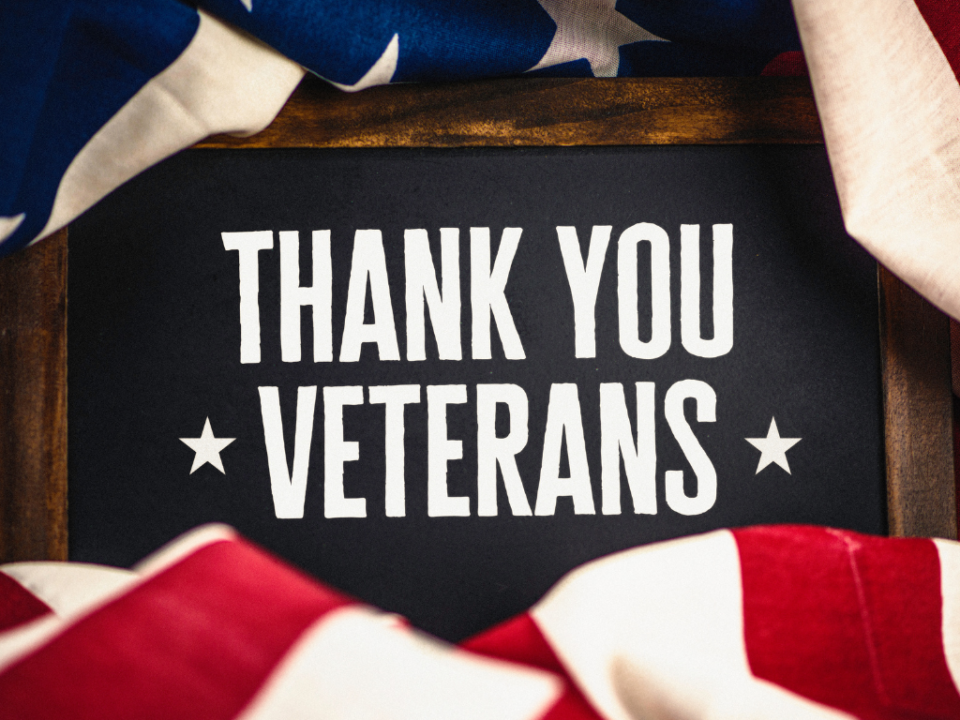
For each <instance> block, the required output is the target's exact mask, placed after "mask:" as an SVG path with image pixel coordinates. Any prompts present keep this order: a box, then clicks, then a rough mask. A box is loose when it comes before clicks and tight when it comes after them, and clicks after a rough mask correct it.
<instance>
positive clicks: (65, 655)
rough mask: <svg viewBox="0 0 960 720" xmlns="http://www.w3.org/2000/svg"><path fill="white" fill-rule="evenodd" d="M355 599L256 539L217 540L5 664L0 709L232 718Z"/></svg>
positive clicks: (25, 717)
mask: <svg viewBox="0 0 960 720" xmlns="http://www.w3.org/2000/svg"><path fill="white" fill-rule="evenodd" d="M350 602H351V601H350V600H348V599H347V598H345V597H343V596H341V595H338V594H336V593H334V592H331V591H330V590H327V589H326V588H324V587H322V586H320V585H319V584H317V583H315V582H313V581H312V580H310V579H308V578H307V577H305V576H303V575H301V574H300V573H298V572H297V571H295V570H293V569H291V568H289V567H287V566H286V565H284V564H283V563H281V562H280V561H279V560H277V559H275V558H273V557H271V556H269V555H267V554H266V553H265V552H263V551H261V550H259V549H258V548H255V547H253V546H252V545H250V544H247V543H245V542H243V541H239V540H238V541H233V542H217V543H214V544H211V545H208V546H206V547H203V548H201V549H200V550H198V551H197V552H195V553H194V554H192V555H190V556H188V557H186V558H185V559H183V560H182V561H180V562H178V563H177V564H176V565H173V566H172V567H170V568H168V569H166V570H164V571H162V572H160V573H159V574H158V575H156V576H155V577H153V578H151V579H149V580H148V581H146V582H144V583H143V584H142V585H140V586H137V587H135V588H134V589H133V590H131V591H130V592H128V593H127V594H125V595H123V596H122V597H120V598H118V599H117V600H115V601H114V602H112V603H110V604H109V605H107V606H105V607H103V608H101V609H99V610H98V611H96V612H95V613H93V614H92V615H90V616H88V617H86V618H84V619H82V620H81V621H79V622H77V623H76V624H75V625H73V626H72V627H70V628H69V629H68V630H66V631H65V632H64V633H63V634H62V635H60V636H58V637H57V638H56V639H54V640H53V641H52V642H50V643H49V644H47V645H46V646H44V647H43V648H41V649H40V650H39V651H37V652H36V653H34V654H33V655H30V656H28V657H27V658H25V659H24V660H23V661H21V662H20V663H19V664H16V665H14V666H13V667H11V668H10V669H9V670H8V671H7V672H6V673H4V674H2V675H0V717H3V718H18V719H20V720H30V719H31V718H66V717H69V718H74V719H76V720H86V719H87V718H89V719H90V720H93V719H94V718H97V719H98V720H99V719H100V718H104V717H109V718H115V719H117V720H120V719H123V718H130V719H131V720H133V719H134V718H136V719H137V720H149V719H150V718H158V719H159V718H178V719H179V720H192V719H194V718H196V719H197V720H200V719H201V718H202V719H203V720H217V719H221V718H222V719H223V720H226V719H227V718H232V717H233V716H234V715H236V713H237V712H238V711H240V710H241V709H242V708H243V707H244V705H246V703H247V702H248V701H249V700H250V699H251V698H252V696H253V694H254V693H255V692H256V690H257V689H258V688H259V687H260V685H261V683H262V682H263V681H264V680H265V679H266V677H267V675H268V674H269V673H270V671H271V670H272V669H273V668H274V666H275V665H276V663H277V662H278V661H279V660H280V659H281V658H282V657H283V655H284V654H285V653H286V652H287V650H288V649H289V647H290V646H291V644H292V643H293V642H294V641H295V640H296V639H297V637H298V636H299V635H300V634H301V633H302V632H303V631H304V630H305V629H306V628H307V627H308V626H309V625H311V624H312V623H313V622H314V621H315V620H316V619H317V618H319V617H320V616H322V615H323V614H325V613H327V612H329V611H330V610H332V609H334V608H337V607H341V606H343V605H345V604H349V603H350Z"/></svg>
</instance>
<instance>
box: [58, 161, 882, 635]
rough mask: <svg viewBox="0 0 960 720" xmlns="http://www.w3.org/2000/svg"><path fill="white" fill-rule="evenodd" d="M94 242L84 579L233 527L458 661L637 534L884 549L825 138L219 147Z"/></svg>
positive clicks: (75, 495) (75, 321)
mask: <svg viewBox="0 0 960 720" xmlns="http://www.w3.org/2000/svg"><path fill="white" fill-rule="evenodd" d="M70 245H71V250H70V252H71V259H70V278H69V287H70V334H69V358H70V362H69V376H68V381H69V388H70V402H69V424H68V427H69V447H70V451H69V477H70V486H69V493H70V495H69V506H70V557H71V559H75V560H83V561H91V562H105V563H111V564H119V565H128V564H130V563H132V562H134V561H136V560H138V559H139V558H141V557H142V556H143V555H144V554H146V553H148V552H150V551H151V550H153V549H154V548H156V547H157V546H158V545H160V544H162V543H163V542H165V541H167V540H169V539H171V538H172V537H174V536H175V535H177V534H178V533H180V532H183V531H185V530H188V529H190V528H192V527H194V526H196V525H197V524H199V523H203V522H209V521H223V522H227V523H230V524H231V525H234V526H235V527H237V528H238V529H239V530H240V531H241V532H242V533H244V534H245V535H247V536H248V537H250V538H252V539H253V540H255V541H257V542H259V543H261V544H263V545H264V546H266V547H267V548H269V549H271V550H273V551H275V552H277V553H278V554H280V555H282V556H284V557H286V558H288V559H290V560H291V561H293V562H294V563H296V564H297V565H299V566H301V567H302V568H304V569H305V570H307V571H308V572H311V573H313V574H315V575H316V576H317V577H319V578H321V579H322V580H324V581H326V582H328V583H330V584H332V585H334V586H336V587H339V588H341V589H343V590H345V591H347V592H349V593H351V594H354V595H356V596H357V597H359V598H361V599H363V600H366V601H368V602H371V603H373V604H375V605H377V606H379V607H383V608H385V609H388V610H391V611H396V612H399V613H402V614H404V615H406V616H407V617H409V618H410V619H411V620H412V622H413V623H414V624H415V625H417V626H418V627H421V628H423V629H425V630H428V631H430V632H433V633H436V634H438V635H440V636H441V637H445V638H448V639H454V640H456V639H459V638H462V637H464V636H466V635H468V634H469V633H471V632H475V631H477V630H480V629H482V628H485V627H488V626H490V625H491V624H493V623H494V622H496V621H499V620H502V619H505V618H506V617H509V616H510V615H512V614H515V613H517V612H520V611H522V610H524V609H526V608H527V607H529V605H530V604H532V603H533V602H534V601H536V599H537V598H538V597H539V596H541V595H542V594H543V593H544V592H545V591H546V590H547V589H548V588H549V586H550V585H551V584H552V583H553V582H555V581H556V580H557V579H558V578H559V577H560V576H561V575H562V574H563V573H564V572H566V571H568V570H569V569H571V568H573V567H575V566H576V565H578V564H580V563H582V562H584V561H587V560H590V559H592V558H595V557H598V556H600V555H603V554H606V553H609V552H612V551H616V550H619V549H622V548H626V547H632V546H634V545H637V544H640V543H648V542H652V541H655V540H661V539H665V538H671V537H676V536H680V535H686V534H690V533H695V532H701V531H704V530H709V529H713V528H717V527H730V526H739V525H746V524H753V523H784V522H787V523H817V524H826V525H832V526H837V527H846V528H851V529H855V530H859V531H863V532H869V533H884V532H886V528H887V519H886V488H885V484H884V480H883V479H884V467H883V457H884V439H883V412H882V398H881V365H880V358H881V353H880V344H879V337H880V336H879V332H878V312H879V311H878V302H877V267H876V263H875V262H874V261H873V260H872V259H871V258H870V257H869V256H868V255H867V254H866V253H865V252H864V251H863V250H862V249H861V248H860V247H859V246H858V245H857V244H856V243H855V242H853V241H852V240H851V239H850V238H849V237H848V236H847V235H846V234H845V232H844V230H843V225H842V221H841V217H840V212H839V208H838V203H837V199H836V196H835V194H834V190H833V183H832V179H831V175H830V171H829V167H828V163H827V159H826V156H825V152H824V149H823V147H822V146H816V145H808V146H783V145H781V146H757V145H751V146H726V147H697V146H687V147H619V148H582V147H581V148H539V149H473V150H471V149H457V150H438V149H369V150H364V149H350V150H336V149H326V150H310V149H296V150H294V149H286V150H250V151H246V152H236V151H230V150H194V151H190V152H187V153H185V154H182V155H180V156H178V157H176V158H174V159H172V160H169V161H167V162H165V163H162V164H161V165H159V166H157V167H155V168H154V169H152V170H150V171H148V172H147V173H145V174H144V175H142V176H141V177H139V178H137V179H135V180H133V181H132V182H130V183H129V184H128V185H126V186H124V187H123V188H121V189H120V190H118V191H117V192H116V193H114V194H113V195H112V196H111V197H110V198H108V199H107V200H106V201H105V202H103V203H101V204H100V205H98V206H97V207H95V208H94V209H93V210H91V211H90V212H88V213H87V214H86V215H85V216H83V217H82V218H81V219H80V220H78V221H77V222H75V223H74V224H73V225H72V226H71V241H70ZM281 266H283V268H284V269H283V270H281ZM282 272H283V273H286V274H285V276H284V278H283V279H281V273H282ZM297 272H298V273H299V276H298V277H297V276H296V273H297ZM298 288H303V289H298ZM308 288H313V289H308ZM575 297H576V298H577V299H576V300H575ZM310 303H315V305H313V304H310ZM301 304H303V306H302V308H301ZM283 315H286V319H284V320H281V317H282V316H283ZM202 438H206V439H207V440H208V442H207V443H206V444H200V441H201V439H202ZM217 439H219V442H217ZM227 440H230V442H229V443H227ZM198 448H200V449H199V450H198ZM204 449H205V450H206V452H204ZM204 461H206V462H204Z"/></svg>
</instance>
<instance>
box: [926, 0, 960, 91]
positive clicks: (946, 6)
mask: <svg viewBox="0 0 960 720" xmlns="http://www.w3.org/2000/svg"><path fill="white" fill-rule="evenodd" d="M916 3H917V7H918V8H919V9H920V14H921V15H923V19H924V20H926V21H927V25H929V26H930V31H931V32H932V33H933V36H934V37H935V38H936V39H937V42H938V43H940V47H941V48H942V49H943V54H944V55H946V56H947V60H948V61H949V62H950V67H952V68H953V74H954V75H956V76H957V77H958V78H960V0H916Z"/></svg>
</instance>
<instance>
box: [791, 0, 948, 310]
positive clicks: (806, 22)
mask: <svg viewBox="0 0 960 720" xmlns="http://www.w3.org/2000/svg"><path fill="white" fill-rule="evenodd" d="M794 9H795V11H796V17H797V25H798V27H799V29H800V36H801V39H802V40H803V49H804V54H805V57H806V60H807V64H808V66H809V68H810V75H811V79H812V81H813V88H814V93H815V95H816V100H817V107H818V109H819V112H820V119H821V122H822V124H823V132H824V137H825V139H826V144H827V150H828V152H829V155H830V162H831V165H832V167H833V173H834V178H835V181H836V184H837V190H838V193H839V196H840V202H841V205H842V207H843V213H844V220H845V222H846V225H847V229H848V231H849V232H850V234H851V235H852V236H853V237H854V238H856V239H857V240H859V241H860V242H861V243H863V245H864V246H865V247H866V248H867V249H868V250H869V251H870V252H871V253H873V254H874V255H876V256H877V258H878V259H879V260H880V261H881V262H882V263H884V264H885V265H887V266H888V267H889V268H890V269H891V270H893V271H894V272H895V273H897V274H898V275H900V276H901V277H902V278H903V279H904V280H906V281H907V283H909V284H910V285H912V286H913V287H914V288H916V289H917V290H918V291H919V292H921V293H922V294H923V295H925V296H926V297H927V298H929V299H930V300H931V301H932V302H933V303H934V304H936V305H938V306H939V307H941V308H942V309H944V310H946V311H947V312H948V313H950V314H951V315H953V316H954V317H960V282H957V278H958V277H960V252H958V249H960V123H958V118H960V85H958V84H957V79H956V77H955V76H954V74H953V71H952V69H951V68H950V64H949V62H948V61H947V59H946V57H945V56H944V54H943V51H942V50H941V49H940V46H939V45H938V44H937V41H936V39H935V38H934V36H933V34H932V33H931V31H930V28H929V26H928V25H927V23H926V21H924V19H923V16H922V15H921V14H920V11H919V10H918V9H917V6H916V4H915V3H914V2H913V0H794Z"/></svg>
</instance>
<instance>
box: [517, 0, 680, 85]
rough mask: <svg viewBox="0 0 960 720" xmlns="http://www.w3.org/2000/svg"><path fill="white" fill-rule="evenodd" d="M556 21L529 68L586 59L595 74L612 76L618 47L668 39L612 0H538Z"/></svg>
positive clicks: (614, 71) (616, 64)
mask: <svg viewBox="0 0 960 720" xmlns="http://www.w3.org/2000/svg"><path fill="white" fill-rule="evenodd" d="M539 2H540V5H541V6H542V7H543V9H544V10H546V11H547V13H548V14H549V15H550V17H551V18H552V19H553V21H554V22H555V23H556V24H557V31H556V33H554V35H553V40H551V41H550V47H548V48H547V52H546V53H544V56H543V57H542V58H540V62H538V63H537V64H536V65H534V66H533V67H532V68H530V70H539V69H541V68H546V67H552V66H553V65H560V64H562V63H565V62H571V61H572V60H579V59H580V58H584V59H586V61H587V62H588V63H590V70H591V71H592V72H593V74H594V76H595V77H616V76H617V70H618V69H619V68H620V46H621V45H629V44H630V43H635V42H640V41H641V40H657V41H660V42H669V41H668V40H664V39H663V38H662V37H659V36H657V35H654V34H653V33H652V32H650V31H648V30H644V29H643V28H642V27H640V26H639V25H637V24H636V23H635V22H633V21H632V20H630V19H629V18H628V17H627V16H626V15H623V14H621V13H619V12H617V10H616V4H617V2H616V0H590V1H588V2H571V0H539Z"/></svg>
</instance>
